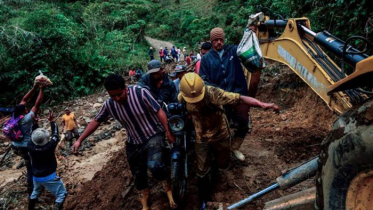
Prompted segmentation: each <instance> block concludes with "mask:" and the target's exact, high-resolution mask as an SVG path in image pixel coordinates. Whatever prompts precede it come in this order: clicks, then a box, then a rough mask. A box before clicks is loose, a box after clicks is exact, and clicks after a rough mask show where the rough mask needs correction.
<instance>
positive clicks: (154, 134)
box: [72, 74, 177, 210]
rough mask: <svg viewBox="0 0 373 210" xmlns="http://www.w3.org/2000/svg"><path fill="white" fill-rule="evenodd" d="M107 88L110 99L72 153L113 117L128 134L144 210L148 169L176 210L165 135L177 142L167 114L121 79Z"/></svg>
mask: <svg viewBox="0 0 373 210" xmlns="http://www.w3.org/2000/svg"><path fill="white" fill-rule="evenodd" d="M104 86H105V89H106V90H107V92H108V93H109V96H110V98H109V99H107V100H106V101H105V102H104V104H103V106H102V107H101V110H100V111H99V113H98V114H97V115H96V117H95V118H94V120H92V121H91V122H90V123H89V125H88V126H87V128H86V129H85V131H84V132H83V134H82V135H81V136H80V137H79V139H78V140H77V141H76V142H75V144H74V145H73V147H72V150H73V152H76V151H77V150H78V149H79V147H80V145H81V143H82V141H83V140H84V139H85V138H87V137H88V136H89V135H90V134H92V133H93V132H94V131H95V130H96V129H97V128H98V127H99V125H100V123H101V122H104V121H106V120H108V119H109V118H110V117H112V118H114V119H116V120H117V121H119V122H120V123H121V124H122V126H123V127H124V128H125V129H126V131H127V136H128V139H127V142H126V153H127V160H128V163H129V165H130V168H131V172H132V175H133V176H134V178H135V185H136V189H137V190H138V191H139V198H140V202H141V204H142V206H143V208H142V209H143V210H147V209H148V197H149V188H148V178H147V168H149V169H150V171H151V172H152V175H153V177H154V178H155V179H157V180H158V181H161V182H162V184H163V187H164V188H165V191H166V192H167V196H168V198H169V202H170V207H171V208H176V207H177V206H176V204H175V202H174V200H173V197H172V192H171V186H170V182H169V179H168V175H169V173H168V171H167V167H166V164H165V161H164V160H165V153H164V152H165V132H166V135H167V138H168V140H169V141H171V142H174V141H175V137H174V136H173V135H172V134H171V132H170V130H169V128H168V124H167V116H166V114H165V113H164V111H163V110H162V109H161V107H160V106H159V104H158V102H157V101H156V100H155V99H154V98H153V96H152V95H151V93H150V92H149V91H148V90H147V89H145V88H141V87H139V86H130V87H126V86H125V82H124V79H123V78H122V77H121V76H120V75H115V74H112V75H109V76H108V77H107V78H106V79H105V82H104Z"/></svg>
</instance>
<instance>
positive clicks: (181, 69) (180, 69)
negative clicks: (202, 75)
mask: <svg viewBox="0 0 373 210" xmlns="http://www.w3.org/2000/svg"><path fill="white" fill-rule="evenodd" d="M175 73H176V77H177V79H175V80H174V83H175V86H176V90H177V93H179V84H180V80H181V78H183V76H184V75H185V74H186V73H187V68H186V66H185V65H177V66H176V67H175Z"/></svg>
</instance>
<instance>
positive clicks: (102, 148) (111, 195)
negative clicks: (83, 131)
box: [0, 64, 336, 210]
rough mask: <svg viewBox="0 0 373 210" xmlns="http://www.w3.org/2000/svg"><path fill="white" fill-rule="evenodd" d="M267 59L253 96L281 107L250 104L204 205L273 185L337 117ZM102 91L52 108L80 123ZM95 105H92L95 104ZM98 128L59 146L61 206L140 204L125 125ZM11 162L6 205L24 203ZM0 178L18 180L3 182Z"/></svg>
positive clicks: (313, 151) (193, 182)
mask: <svg viewBox="0 0 373 210" xmlns="http://www.w3.org/2000/svg"><path fill="white" fill-rule="evenodd" d="M271 65H273V67H274V68H273V69H272V70H266V72H264V73H263V74H262V78H261V79H262V80H261V85H260V89H259V93H258V98H259V99H260V100H262V101H266V102H275V103H277V104H278V105H279V106H280V108H281V109H282V111H281V113H280V114H279V115H276V114H274V113H273V112H271V111H263V110H260V109H257V108H253V109H251V113H252V120H253V127H252V132H251V134H250V135H247V136H246V139H245V141H244V144H243V146H242V152H243V154H244V155H245V156H246V160H245V161H244V162H238V161H235V160H234V161H233V163H234V167H232V169H230V170H229V171H224V172H220V173H219V175H218V176H217V177H216V180H215V183H214V184H215V187H214V189H213V192H214V193H213V198H212V199H213V202H212V203H210V209H218V206H219V204H220V205H225V206H226V205H227V204H228V203H234V202H237V201H239V200H240V199H243V198H245V197H247V196H249V195H250V194H252V193H255V192H257V191H259V190H261V189H263V188H265V187H267V186H269V185H270V184H272V183H273V182H274V181H275V179H276V177H277V176H279V175H280V174H281V173H282V172H284V171H285V170H287V169H290V168H293V167H295V166H297V165H299V164H301V163H303V162H305V161H307V160H310V159H311V158H312V157H314V156H316V155H318V153H319V151H320V143H321V141H322V140H323V139H324V137H325V136H326V134H327V132H328V131H329V129H330V126H331V124H332V122H333V121H334V119H335V118H336V115H334V114H333V112H332V111H330V110H329V109H328V107H327V106H326V105H325V104H324V103H323V101H322V100H320V99H319V98H318V96H317V95H316V94H315V93H313V91H312V90H311V89H310V88H308V87H307V86H306V85H305V84H304V83H303V82H302V81H301V80H300V79H299V78H298V77H297V76H296V75H295V74H294V73H292V72H291V71H290V70H289V69H288V68H286V67H281V68H279V67H276V66H275V65H276V64H271ZM269 69H271V66H270V67H269ZM275 69H276V70H275ZM106 97H107V96H106V94H105V93H100V94H96V95H92V96H89V97H85V98H82V99H77V100H76V101H71V102H68V104H64V105H61V106H59V107H55V109H59V110H63V107H64V106H66V105H69V106H71V107H74V112H76V115H77V116H82V117H81V118H80V119H79V120H78V121H79V123H80V124H81V126H82V127H84V125H86V123H87V121H89V119H90V118H91V117H92V116H93V114H94V110H93V109H92V108H93V107H94V106H95V107H99V105H100V103H102V100H99V101H98V98H101V99H105V98H106ZM95 109H96V111H97V109H98V108H95ZM100 129H101V130H99V131H97V132H96V133H95V134H94V135H93V136H91V137H90V138H89V139H88V140H86V141H85V142H86V143H85V146H84V151H81V152H80V153H79V155H78V156H74V155H70V154H68V152H66V150H65V149H62V148H60V149H59V151H60V155H59V161H60V164H59V168H58V173H59V174H60V176H61V177H62V179H63V180H64V182H65V184H66V187H67V190H68V193H69V195H68V197H67V200H66V203H65V209H111V210H112V209H140V202H139V201H138V200H137V192H136V190H135V189H134V187H133V179H132V176H131V173H130V170H129V166H128V163H127V161H126V154H125V152H124V139H125V138H126V136H125V131H124V129H120V128H118V127H116V125H115V122H113V121H111V122H108V123H107V124H104V125H103V126H102V127H101V128H100ZM5 144H6V141H4V140H2V141H1V143H0V154H3V151H4V150H5V148H6V146H5ZM62 147H64V145H62ZM0 157H1V156H0ZM17 161H18V160H17V158H16V156H15V155H14V154H10V155H9V157H8V158H7V159H6V164H5V165H3V166H2V167H1V171H0V184H1V187H0V198H1V199H2V203H3V204H2V205H3V206H4V207H5V209H16V208H18V209H25V208H26V205H27V198H26V196H27V195H26V187H25V177H24V175H22V171H25V168H24V167H23V168H21V169H18V170H17V169H15V165H16V164H17ZM191 166H193V162H191ZM13 171H14V173H13ZM12 173H13V175H12ZM6 174H10V175H6ZM3 177H7V178H8V179H9V178H13V179H15V180H16V181H14V180H10V181H4V180H5V178H3ZM149 177H150V175H149ZM17 180H18V181H17ZM149 180H150V182H149V184H150V187H151V191H150V200H149V201H150V205H151V209H152V210H156V209H159V210H161V209H168V204H167V196H166V194H165V192H164V191H163V189H162V187H161V186H160V184H159V183H157V182H156V181H155V180H154V179H152V178H151V177H150V178H149ZM313 185H314V180H313V179H312V178H311V179H309V180H308V181H306V182H304V183H302V184H300V185H297V186H295V187H293V188H291V189H288V190H285V191H281V190H278V191H275V192H272V193H270V194H269V195H266V196H264V197H263V198H261V199H259V200H258V201H255V202H254V203H253V204H250V205H247V206H245V207H244V208H242V209H248V210H254V209H255V210H256V209H262V208H263V206H264V203H265V202H266V201H269V200H271V199H274V198H277V197H279V196H283V195H287V194H290V193H294V192H297V191H300V190H303V189H306V188H308V187H310V186H313ZM42 199H43V202H42V203H39V204H37V206H38V208H39V209H51V206H52V205H53V200H54V198H53V196H51V195H50V194H49V193H43V195H42ZM185 209H191V210H194V209H198V196H197V179H196V176H195V172H194V169H193V167H192V170H191V172H190V179H189V183H188V197H187V203H186V206H185Z"/></svg>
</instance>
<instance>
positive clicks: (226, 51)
mask: <svg viewBox="0 0 373 210" xmlns="http://www.w3.org/2000/svg"><path fill="white" fill-rule="evenodd" d="M224 39H225V34H224V30H223V29H222V28H214V29H212V30H211V32H210V41H211V43H212V49H213V50H210V52H209V53H207V54H206V55H205V56H203V57H202V60H201V67H200V71H199V75H200V76H201V78H202V79H203V80H204V81H205V83H206V84H207V85H212V86H217V87H219V88H221V89H223V90H225V91H228V92H234V93H239V94H241V95H244V96H247V95H248V91H247V82H246V79H245V76H244V71H243V69H242V66H241V62H240V60H239V58H238V56H237V46H234V45H225V44H224ZM224 108H225V112H226V114H227V116H228V118H229V119H232V121H233V123H234V126H235V127H236V128H237V131H236V132H235V135H234V139H233V141H232V144H231V149H232V151H233V153H234V155H235V156H236V158H237V159H239V160H241V161H243V160H244V159H245V156H244V155H243V154H242V153H241V152H240V151H239V148H240V147H241V144H242V142H243V140H244V139H245V136H246V133H247V132H248V126H247V125H248V119H249V116H248V112H249V107H248V106H246V105H244V104H237V105H232V106H226V107H224Z"/></svg>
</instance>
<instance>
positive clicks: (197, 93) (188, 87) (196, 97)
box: [179, 73, 205, 103]
mask: <svg viewBox="0 0 373 210" xmlns="http://www.w3.org/2000/svg"><path fill="white" fill-rule="evenodd" d="M179 89H180V93H181V96H182V97H183V99H184V100H185V101H186V102H188V103H197V102H200V101H201V100H202V99H203V97H204V96H205V83H204V82H203V80H202V78H201V77H200V76H199V75H198V74H196V73H187V74H185V75H184V76H183V78H182V79H181V81H180V86H179Z"/></svg>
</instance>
